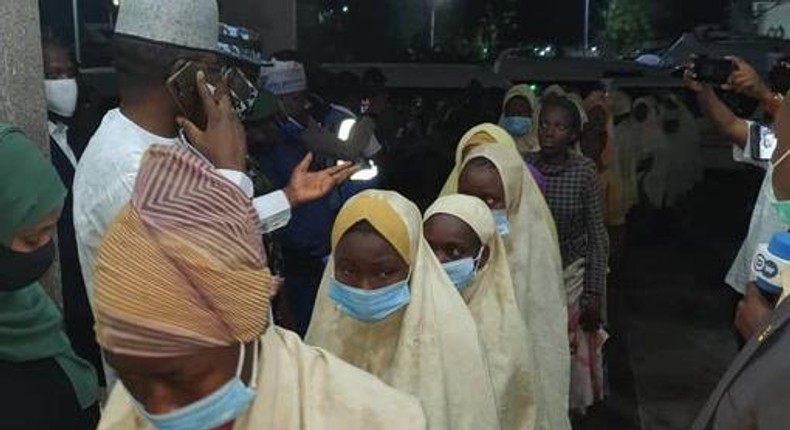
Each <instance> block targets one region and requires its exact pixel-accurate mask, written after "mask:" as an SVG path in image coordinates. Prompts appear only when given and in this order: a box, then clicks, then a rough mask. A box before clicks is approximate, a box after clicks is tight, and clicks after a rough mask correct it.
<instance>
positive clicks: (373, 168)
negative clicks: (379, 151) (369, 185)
mask: <svg viewBox="0 0 790 430" xmlns="http://www.w3.org/2000/svg"><path fill="white" fill-rule="evenodd" d="M378 175H379V166H377V165H376V163H374V162H373V160H370V168H368V169H362V170H360V171H359V172H357V173H354V174H353V175H351V180H352V181H369V180H371V179H373V178H375V177H376V176H378Z"/></svg>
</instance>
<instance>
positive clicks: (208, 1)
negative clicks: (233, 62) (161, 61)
mask: <svg viewBox="0 0 790 430" xmlns="http://www.w3.org/2000/svg"><path fill="white" fill-rule="evenodd" d="M218 29H219V11H218V10H217V2H216V0H123V1H122V2H121V6H120V8H119V9H118V20H117V21H116V23H115V34H123V35H125V36H134V37H138V38H140V39H145V40H149V41H153V42H160V43H167V44H170V45H175V46H180V47H182V48H189V49H199V50H203V51H212V52H213V51H216V50H217V41H218V40H219V31H218Z"/></svg>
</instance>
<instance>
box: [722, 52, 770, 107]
mask: <svg viewBox="0 0 790 430" xmlns="http://www.w3.org/2000/svg"><path fill="white" fill-rule="evenodd" d="M727 59H728V60H730V61H732V62H733V63H734V64H735V71H734V72H732V74H731V75H730V78H729V79H728V80H727V83H726V84H724V85H723V86H722V88H724V89H726V90H733V91H735V92H738V93H741V94H743V95H746V96H749V97H752V98H755V99H757V100H765V99H769V98H771V97H773V93H772V92H771V89H770V88H768V86H767V85H766V84H765V83H764V82H763V80H762V79H761V78H760V75H758V74H757V71H756V70H754V67H752V66H751V65H750V64H749V63H747V62H746V61H743V60H742V59H740V58H738V57H727Z"/></svg>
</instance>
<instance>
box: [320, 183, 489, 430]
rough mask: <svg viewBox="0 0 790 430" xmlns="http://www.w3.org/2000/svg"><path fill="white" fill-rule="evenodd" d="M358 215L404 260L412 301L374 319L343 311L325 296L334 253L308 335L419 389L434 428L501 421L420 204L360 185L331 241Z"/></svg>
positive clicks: (402, 385) (468, 320)
mask: <svg viewBox="0 0 790 430" xmlns="http://www.w3.org/2000/svg"><path fill="white" fill-rule="evenodd" d="M360 221H367V222H369V223H370V224H371V225H372V226H373V228H374V229H375V230H376V231H378V232H379V233H380V234H381V235H382V237H384V238H385V239H386V240H387V241H389V242H390V244H391V245H392V246H393V247H394V248H395V249H396V250H397V252H398V253H399V254H400V255H401V256H403V257H404V258H405V259H406V261H407V262H408V263H409V268H410V275H409V286H410V289H411V301H410V302H409V304H408V305H407V306H405V307H404V308H402V309H401V310H399V311H398V312H395V313H393V314H392V315H390V316H389V317H387V318H386V319H384V320H382V321H379V322H377V323H373V324H370V323H364V322H360V321H357V320H354V319H352V318H351V317H348V316H346V314H344V313H342V312H341V311H340V310H339V309H338V308H337V306H336V305H335V304H334V303H333V302H332V301H331V299H330V298H329V280H330V279H331V277H332V276H333V273H334V263H333V261H334V258H333V257H334V256H331V257H330V259H329V264H328V265H327V269H326V271H325V272H324V279H323V281H322V282H321V288H320V289H319V291H318V297H317V299H316V305H315V310H314V311H313V318H312V320H311V321H310V328H309V329H308V331H307V342H308V343H310V344H312V345H315V346H318V347H321V348H324V349H326V350H328V351H330V352H332V353H334V354H337V355H338V356H340V358H342V359H344V360H346V361H347V362H349V363H351V364H352V365H354V366H356V367H359V368H360V369H362V370H365V371H367V372H370V373H372V374H373V375H375V376H378V377H379V378H381V379H382V380H383V381H384V382H386V383H387V384H389V385H390V386H392V387H395V388H397V389H399V390H401V391H404V392H406V393H409V394H412V395H414V396H416V397H417V398H418V399H420V401H421V402H422V405H423V410H424V411H425V415H426V417H427V418H428V427H429V428H430V429H432V430H451V429H452V430H480V429H498V428H499V422H498V420H497V413H496V412H497V411H496V402H495V400H494V394H493V388H492V386H491V380H490V378H489V375H488V369H487V366H486V363H485V356H484V352H483V350H482V347H481V345H480V339H479V336H478V334H477V326H476V325H475V321H474V319H473V318H472V315H471V314H470V313H469V310H468V309H467V307H466V304H465V303H464V301H463V299H462V298H461V296H460V295H459V294H458V292H457V290H456V289H455V288H454V287H453V285H452V284H451V282H450V279H449V278H448V277H447V275H446V274H445V272H444V270H443V269H442V267H441V265H440V264H439V261H438V260H437V259H436V257H435V256H434V255H433V252H431V249H430V247H428V244H427V242H426V241H425V239H424V238H423V236H422V220H421V217H420V212H419V210H418V209H417V207H416V206H415V205H414V204H413V203H411V202H410V201H408V200H406V199H405V198H404V197H402V196H401V195H400V194H397V193H394V192H390V191H378V190H369V191H364V192H362V193H360V194H358V195H356V196H354V197H353V198H351V199H350V200H349V201H348V202H347V203H346V204H345V205H344V206H343V208H342V209H341V210H340V213H339V214H338V216H337V220H336V221H335V226H334V228H333V231H332V247H333V248H334V247H335V246H336V245H337V243H338V242H339V240H340V239H341V238H342V237H343V235H344V234H345V233H346V231H348V229H350V228H351V227H352V226H354V224H356V223H358V222H360Z"/></svg>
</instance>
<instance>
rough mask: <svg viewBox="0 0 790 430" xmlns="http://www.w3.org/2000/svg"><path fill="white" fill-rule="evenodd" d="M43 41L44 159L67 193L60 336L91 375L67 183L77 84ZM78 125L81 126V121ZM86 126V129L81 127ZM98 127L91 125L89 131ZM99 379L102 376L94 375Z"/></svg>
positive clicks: (56, 49) (86, 310)
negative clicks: (46, 133)
mask: <svg viewBox="0 0 790 430" xmlns="http://www.w3.org/2000/svg"><path fill="white" fill-rule="evenodd" d="M44 34H45V36H44V37H43V46H42V50H43V53H44V78H45V80H44V83H45V84H44V85H45V93H46V98H47V116H48V126H49V142H50V155H51V158H52V164H53V165H54V166H55V169H56V170H57V171H58V175H60V179H61V180H62V181H63V183H64V184H65V185H66V187H67V188H68V190H69V194H68V195H67V196H66V200H65V202H64V203H63V215H62V216H61V217H60V220H59V221H58V247H59V257H60V276H61V284H62V285H63V317H64V318H63V319H64V323H65V329H66V334H67V335H68V337H69V340H70V341H71V344H72V347H73V348H74V351H75V352H76V353H77V355H79V356H80V357H82V358H83V359H85V360H88V361H90V362H91V364H93V365H94V366H95V367H96V368H97V369H101V368H102V367H101V366H102V362H101V356H100V354H99V347H98V345H97V344H96V341H95V339H94V337H95V336H94V332H93V315H92V313H91V309H90V305H89V304H88V297H87V296H86V293H85V286H84V283H83V278H82V272H81V271H80V263H79V259H78V256H77V242H76V239H75V235H74V220H73V216H72V190H71V187H72V183H73V182H74V172H75V169H76V167H77V161H78V160H79V157H80V155H81V154H82V151H83V150H84V149H85V142H86V141H87V139H85V137H84V136H83V137H80V133H79V132H78V131H77V129H78V127H74V125H75V115H74V114H75V111H76V110H77V100H78V91H77V81H76V76H75V71H74V64H73V63H72V62H71V59H70V57H69V52H68V50H67V49H66V48H64V47H63V45H61V44H60V43H59V42H58V41H57V39H55V38H54V37H53V36H51V35H48V34H47V33H46V32H45V33H44ZM81 121H85V120H84V119H82V120H81ZM81 125H86V124H84V123H83V124H81ZM96 125H98V124H93V128H95V126H96ZM99 374H100V375H101V374H102V372H99Z"/></svg>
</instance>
